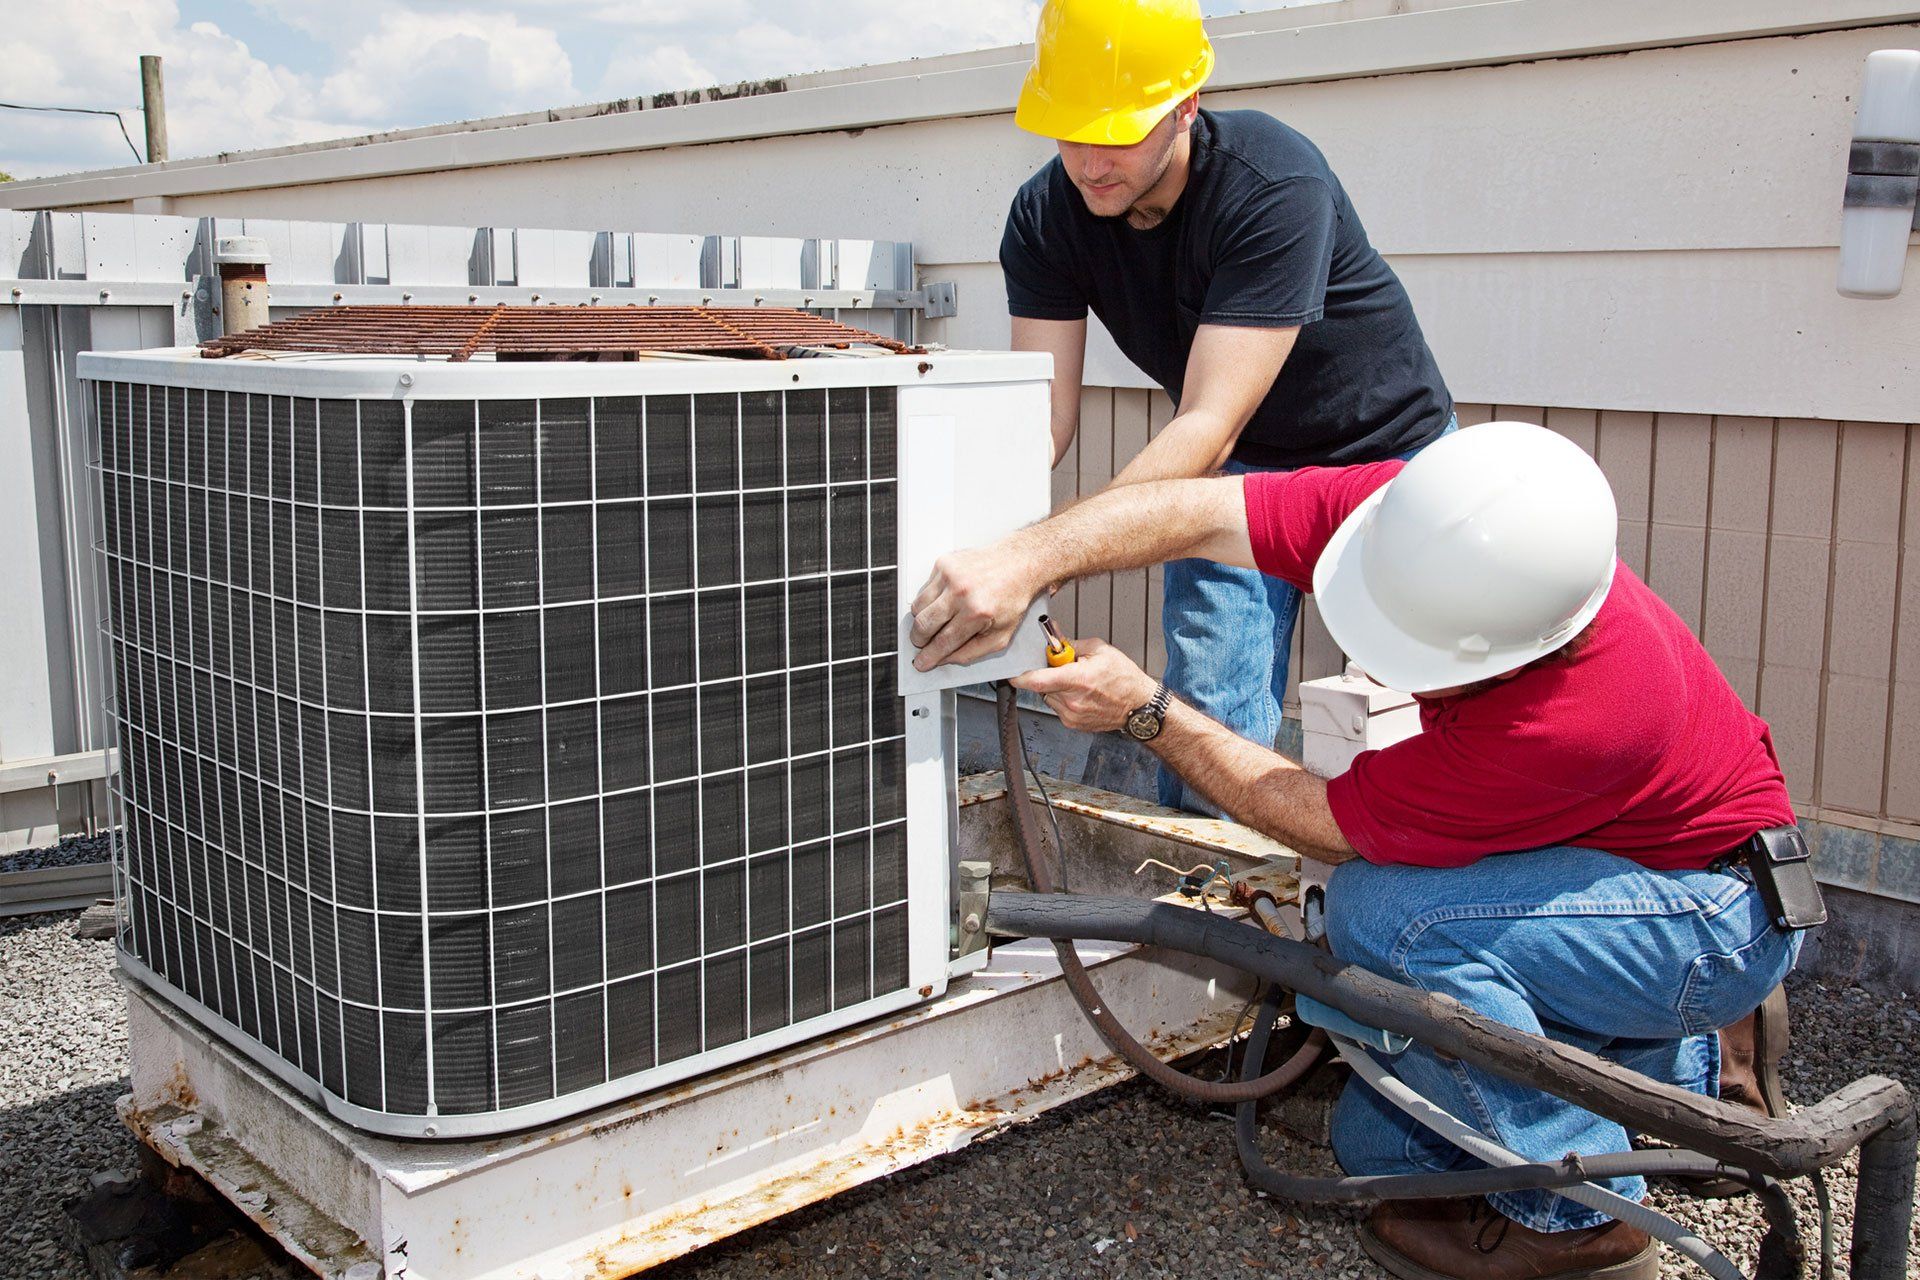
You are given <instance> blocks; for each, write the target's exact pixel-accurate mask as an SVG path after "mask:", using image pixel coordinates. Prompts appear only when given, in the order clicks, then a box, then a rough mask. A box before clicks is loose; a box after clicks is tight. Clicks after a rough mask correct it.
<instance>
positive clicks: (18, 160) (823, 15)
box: [0, 0, 1310, 178]
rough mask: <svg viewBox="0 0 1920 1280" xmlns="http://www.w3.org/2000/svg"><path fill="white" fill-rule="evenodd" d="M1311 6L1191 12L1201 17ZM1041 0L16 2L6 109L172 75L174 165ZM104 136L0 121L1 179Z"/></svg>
mask: <svg viewBox="0 0 1920 1280" xmlns="http://www.w3.org/2000/svg"><path fill="white" fill-rule="evenodd" d="M1305 2H1310V0H1202V8H1203V10H1204V11H1205V12H1206V13H1207V14H1208V15H1209V16H1217V15H1220V14H1226V13H1234V12H1238V11H1241V10H1246V9H1270V8H1277V7H1280V6H1282V5H1286V4H1297V3H1305ZM1038 11H1039V4H1038V3H1037V0H960V2H959V3H955V2H954V0H694V2H692V3H689V2H687V0H324V2H320V0H24V2H23V3H21V4H20V5H18V6H10V12H9V15H8V18H7V21H6V23H5V24H4V27H0V68H5V71H6V74H5V77H4V80H5V89H4V92H0V98H4V99H5V100H7V101H13V102H27V103H34V104H39V105H60V106H83V107H105V108H111V109H124V110H125V111H126V113H127V114H126V117H125V118H126V124H127V130H128V132H129V133H131V134H132V135H133V138H134V141H135V143H136V144H140V143H141V122H140V116H139V111H138V107H139V100H140V84H139V72H138V63H139V55H141V54H143V53H158V54H160V55H161V56H162V57H164V58H165V59H166V81H167V129H168V135H169V143H170V149H171V152H172V154H173V156H174V157H175V158H180V157H185V156H192V155H208V154H213V153H216V152H221V151H239V150H246V149H249V148H254V147H271V146H282V145H286V144H288V143H295V142H309V141H314V140H318V139H322V138H335V137H342V136H346V135H350V134H358V133H368V132H374V131H377V130H381V129H393V128H404V127H407V126H411V125H422V124H437V123H442V122H445V121H449V120H464V119H470V118H472V117H475V116H487V115H501V114H505V113H509V112H516V111H532V110H538V109H541V108H544V107H553V106H566V105H571V104H575V103H581V102H591V101H596V100H599V99H604V98H618V97H630V96H633V95H635V94H643V93H652V92H658V91H661V90H666V89H685V88H694V87H700V86H705V85H708V84H718V83H726V82H729V81H734V80H742V79H756V78H760V77H768V76H778V75H792V74H797V73H800V72H805V71H817V70H823V69H829V68H838V67H848V66H858V65H861V64H864V63H874V62H891V61H896V60H899V59H902V58H913V57H927V56H932V55H935V54H941V53H953V52H956V51H959V50H964V49H980V48H987V47H991V46H994V45H1004V44H1017V43H1020V42H1022V41H1025V40H1027V39H1029V38H1031V35H1032V32H1033V24H1034V18H1035V16H1036V15H1037V13H1038ZM133 160H134V156H133V155H132V154H131V153H129V151H128V150H127V144H126V143H125V142H124V141H123V140H122V139H121V137H120V133H119V131H118V130H117V129H115V128H114V126H113V122H112V121H111V120H108V119H105V118H104V117H84V116H71V115H44V114H38V113H35V114H26V113H22V112H16V111H0V171H4V172H7V173H11V174H12V175H13V176H14V177H17V178H24V177H37V176H41V175H44V174H53V173H69V172H73V171H75V170H81V169H93V168H102V167H107V166H113V165H122V164H128V163H132V162H133Z"/></svg>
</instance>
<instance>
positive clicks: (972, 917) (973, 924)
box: [960, 911, 980, 933]
mask: <svg viewBox="0 0 1920 1280" xmlns="http://www.w3.org/2000/svg"><path fill="white" fill-rule="evenodd" d="M960 928H961V929H962V930H964V931H965V932H967V933H978V932H980V913H979V912H978V911H969V912H967V918H966V919H965V920H962V921H961V922H960Z"/></svg>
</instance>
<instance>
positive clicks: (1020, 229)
mask: <svg viewBox="0 0 1920 1280" xmlns="http://www.w3.org/2000/svg"><path fill="white" fill-rule="evenodd" d="M1212 65H1213V51H1212V49H1211V47H1210V46H1209V45H1208V42H1207V39H1206V35H1205V33H1204V31H1202V29H1201V26H1200V16H1199V10H1198V6H1197V5H1196V4H1184V5H1183V4H1180V3H1177V2H1176V3H1172V4H1170V3H1168V0H1050V3H1049V4H1048V5H1047V7H1046V9H1045V10H1044V11H1043V12H1042V14H1041V18H1040V31H1039V39H1038V42H1037V45H1036V56H1035V60H1034V66H1033V70H1032V71H1031V72H1030V73H1029V74H1028V77H1027V83H1026V85H1025V87H1024V88H1023V89H1022V91H1021V98H1020V106H1019V109H1018V111H1017V113H1016V115H1015V122H1016V123H1017V124H1019V125H1020V126H1021V127H1022V128H1024V129H1027V130H1029V131H1031V132H1034V133H1038V134H1041V135H1043V136H1045V137H1050V138H1054V139H1056V140H1057V141H1058V143H1059V149H1060V154H1059V156H1058V157H1057V158H1056V159H1054V160H1051V161H1049V162H1048V163H1047V164H1046V165H1045V166H1044V167H1043V168H1042V169H1041V170H1040V171H1039V172H1038V173H1036V174H1034V175H1033V177H1031V178H1029V179H1028V180H1027V182H1026V183H1025V184H1024V185H1023V186H1022V187H1021V188H1020V191H1019V193H1018V194H1017V195H1016V196H1015V197H1014V200H1013V207H1012V209H1011V210H1010V211H1009V213H1008V215H1007V225H1006V232H1005V234H1004V236H1003V237H1002V239H1001V242H1000V265H1001V267H1002V269H1003V270H1004V271H1005V273H1006V282H1007V305H1008V310H1009V311H1010V312H1011V313H1012V315H1013V345H1014V348H1015V349H1016V350H1021V351H1047V352H1051V353H1052V355H1053V357H1054V384H1053V443H1054V460H1055V461H1056V462H1057V461H1058V460H1059V458H1060V456H1061V455H1062V454H1064V453H1065V452H1066V450H1067V447H1068V446H1069V445H1070V444H1071V443H1072V442H1073V438H1074V435H1075V433H1076V432H1077V431H1078V430H1079V420H1080V389H1081V369H1082V366H1083V363H1084V360H1085V352H1086V335H1087V313H1088V311H1092V312H1093V314H1094V315H1097V316H1098V317H1100V321H1101V323H1102V324H1104V325H1105V326H1106V328H1107V331H1108V332H1109V333H1111V334H1112V335H1113V339H1114V341H1115V343H1116V344H1118V346H1119V348H1120V350H1121V351H1122V352H1124V353H1125V354H1126V355H1127V357H1128V358H1129V359H1130V360H1132V361H1133V362H1134V364H1136V365H1138V366H1139V367H1140V368H1141V369H1142V370H1143V371H1144V372H1145V373H1146V374H1147V375H1148V376H1149V377H1151V378H1153V379H1154V380H1155V381H1156V382H1158V383H1159V384H1160V385H1161V386H1162V387H1164V388H1165V389H1166V391H1167V394H1168V395H1169V396H1171V397H1172V398H1173V402H1174V404H1175V406H1176V408H1177V412H1176V414H1175V416H1174V418H1173V420H1172V421H1171V422H1169V423H1168V424H1167V425H1166V426H1165V427H1164V428H1163V429H1162V430H1161V431H1160V433H1159V434H1158V435H1157V436H1155V438H1154V439H1153V441H1152V442H1151V443H1150V444H1148V445H1147V447H1146V448H1145V449H1142V450H1141V451H1140V452H1139V453H1138V454H1137V455H1136V456H1135V457H1134V458H1133V459H1132V460H1131V461H1129V462H1128V463H1127V464H1126V467H1125V468H1124V469H1123V470H1122V471H1121V472H1120V474H1119V476H1118V477H1117V478H1116V479H1115V480H1114V483H1115V484H1134V483H1138V482H1140V481H1143V480H1160V479H1169V478H1173V477H1180V476H1197V475H1204V474H1207V473H1209V472H1213V471H1221V470H1225V471H1229V472H1241V471H1255V470H1271V469H1291V468H1295V467H1303V466H1312V465H1319V464H1331V465H1345V464H1348V463H1355V462H1372V461H1377V460H1380V459H1383V458H1394V457H1405V456H1407V455H1409V454H1411V453H1413V452H1416V451H1418V450H1419V449H1421V448H1422V447H1424V446H1425V445H1427V444H1429V443H1431V442H1432V441H1433V440H1435V439H1436V438H1438V437H1439V436H1440V435H1441V434H1443V433H1444V432H1446V431H1447V430H1449V429H1450V426H1451V424H1452V422H1453V400H1452V397H1451V396H1450V395H1449V394H1448V393H1447V388H1446V384H1445V383H1444V382H1442V381H1441V378H1440V370H1439V369H1438V368H1437V367H1436V366H1435V364H1434V360H1433V353H1432V352H1431V351H1429V350H1428V349H1427V342H1426V338H1425V337H1424V336H1423V335H1422V334H1421V332H1420V324H1419V322H1418V321H1417V320H1416V319H1415V318H1414V314H1413V306H1412V304H1411V303H1410V302H1409V301H1408V299H1407V294H1406V290H1405V289H1403V288H1402V287H1401V285H1400V281H1399V279H1398V277H1396V276H1395V275H1394V273H1393V271H1392V269H1391V268H1389V267H1388V266H1387V264H1386V263H1385V261H1383V260H1382V259H1381V257H1380V255H1379V254H1378V253H1376V252H1375V251H1374V249H1373V246H1372V245H1371V244H1369V243H1368V241H1367V233H1366V230H1365V229H1364V228H1363V227H1362V226H1361V225H1360V218H1359V215H1358V214H1356V213H1355V212H1354V209H1353V205H1352V203H1351V202H1350V201H1348V199H1347V194H1346V192H1345V191H1344V190H1343V189H1342V188H1341V186H1340V180H1339V179H1338V178H1336V177H1335V176H1334V174H1333V170H1332V169H1331V168H1329V167H1328V165H1327V162H1326V159H1325V157H1323V156H1322V155H1321V154H1320V152H1319V150H1318V149H1317V148H1316V147H1315V146H1314V145H1313V144H1312V143H1311V142H1309V141H1308V140H1307V139H1306V138H1304V137H1302V136H1301V135H1300V134H1299V133H1297V132H1295V131H1294V130H1293V129H1290V128H1288V127H1287V126H1286V125H1284V124H1282V123H1281V122H1280V121H1278V120H1276V119H1274V118H1273V117H1271V116H1269V115H1266V114H1264V113H1262V112H1257V111H1219V112H1216V111H1203V110H1201V109H1200V106H1199V100H1198V96H1197V91H1198V89H1199V88H1200V85H1201V84H1202V83H1203V82H1204V81H1205V80H1206V78H1207V75H1208V73H1209V72H1210V71H1211V70H1212ZM1164 573H1165V585H1166V590H1165V593H1164V594H1165V604H1164V606H1163V612H1162V617H1161V626H1162V629H1163V630H1164V632H1165V635H1166V644H1167V670H1166V681H1167V685H1168V687H1169V688H1170V689H1172V690H1173V692H1174V693H1176V694H1177V695H1179V696H1180V697H1181V698H1183V699H1185V700H1186V701H1187V702H1188V703H1190V704H1192V705H1194V706H1197V707H1198V708H1199V709H1200V710H1202V711H1204V712H1206V713H1207V714H1208V715H1210V716H1212V717H1214V718H1215V719H1217V720H1219V721H1221V722H1222V723H1224V724H1226V725H1227V726H1228V727H1229V728H1231V729H1233V730H1234V731H1235V732H1236V733H1238V734H1240V735H1241V736H1243V737H1246V738H1250V739H1252V740H1254V741H1256V742H1258V743H1260V744H1261V745H1263V746H1271V745H1272V744H1273V741H1274V738H1275V736H1276V735H1277V734H1278V733H1279V730H1280V704H1281V699H1282V697H1283V696H1284V694H1285V692H1286V686H1287V653H1288V647H1289V644H1290V643H1291V639H1292V634H1293V625H1294V619H1295V617H1296V616H1297V614H1298V610H1299V605H1300V596H1299V593H1298V592H1297V591H1295V590H1294V589H1293V588H1292V587H1290V586H1288V585H1286V584H1285V583H1282V582H1279V581H1278V580H1277V579H1263V578H1262V577H1261V575H1259V574H1257V573H1251V572H1248V571H1246V570H1241V569H1232V568H1225V567H1222V566H1220V565H1216V564H1213V563H1212V562H1210V561H1203V560H1180V561H1175V562H1173V563H1171V564H1169V565H1167V566H1166V568H1165V570H1164ZM1160 799H1161V802H1162V803H1164V804H1169V805H1173V806H1175V807H1177V808H1187V809H1196V810H1206V811H1212V810H1211V806H1209V805H1208V804H1207V803H1206V801H1204V800H1203V799H1202V798H1201V797H1200V796H1199V795H1198V794H1196V793H1192V792H1189V791H1187V789H1186V788H1185V787H1184V786H1182V784H1181V783H1180V780H1179V779H1178V778H1176V777H1175V776H1174V775H1172V774H1171V773H1168V772H1166V771H1164V770H1163V771H1162V773H1161V775H1160Z"/></svg>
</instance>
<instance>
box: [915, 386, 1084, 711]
mask: <svg viewBox="0 0 1920 1280" xmlns="http://www.w3.org/2000/svg"><path fill="white" fill-rule="evenodd" d="M899 412H900V532H899V537H900V592H899V610H900V614H899V618H898V625H899V637H900V688H901V690H902V691H903V692H922V691H926V690H931V689H951V688H956V687H958V686H960V685H966V684H977V683H979V682H981V681H986V680H1000V679H1004V678H1006V677H1008V676H1014V675H1020V674H1023V673H1025V672H1028V671H1032V670H1035V669H1036V668H1039V667H1043V666H1045V665H1046V638H1045V634H1044V633H1043V632H1042V631H1041V629H1040V625H1039V622H1038V619H1039V616H1040V614H1041V613H1043V612H1044V611H1045V607H1046V601H1045V597H1044V595H1043V596H1042V597H1040V598H1039V599H1036V600H1035V601H1034V603H1033V604H1032V605H1031V606H1030V607H1029V608H1028V610H1027V615H1026V617H1025V618H1024V619H1023V620H1022V622H1021V624H1020V626H1019V628H1018V630H1016V631H1015V633H1014V637H1013V641H1012V643H1011V644H1010V645H1009V646H1008V647H1007V649H1006V650H1005V651H1004V652H1002V653H999V654H996V655H992V656H989V657H986V658H982V659H980V660H978V661H976V662H970V663H966V664H964V665H961V664H948V665H946V666H942V667H938V668H936V669H934V670H932V671H927V672H921V671H916V670H915V669H914V666H913V657H914V654H915V652H916V651H915V649H914V647H913V643H912V641H911V639H910V632H911V631H912V629H913V615H912V613H911V612H909V610H908V606H909V605H910V604H912V602H913V598H914V596H915V594H916V593H918V591H919V590H920V587H921V584H922V583H924V582H925V581H926V579H927V575H928V574H929V573H931V572H932V570H933V562H934V561H935V560H936V559H938V558H939V557H940V556H942V555H944V554H946V553H947V552H949V551H953V550H956V549H959V548H962V547H978V546H984V545H985V544H987V543H990V542H993V541H994V540H996V539H998V538H1001V537H1004V536H1005V535H1007V534H1009V533H1012V532H1013V531H1014V530H1015V529H1018V528H1020V527H1021V526H1023V525H1027V524H1031V523H1032V522H1033V521H1035V520H1041V519H1044V518H1045V517H1046V515H1047V511H1048V507H1049V504H1050V502H1051V497H1052V494H1051V482H1050V480H1049V477H1048V471H1049V467H1048V464H1049V462H1050V461H1051V460H1052V458H1051V450H1052V447H1053V435H1052V431H1051V427H1050V417H1049V414H1050V409H1049V389H1048V384H1047V383H1046V382H1044V381H1039V380H1036V381H1032V382H1016V383H1001V384H997V385H986V386H964V387H950V388H933V387H904V388H902V389H901V391H900V411H899Z"/></svg>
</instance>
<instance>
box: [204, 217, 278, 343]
mask: <svg viewBox="0 0 1920 1280" xmlns="http://www.w3.org/2000/svg"><path fill="white" fill-rule="evenodd" d="M213 261H214V265H215V267H216V268H217V269H218V270H219V272H220V332H221V333H223V334H234V333H245V332H246V331H247V330H249V329H257V328H259V327H260V326H261V325H264V324H266V323H268V321H269V319H270V318H271V317H270V316H269V315H268V306H269V304H270V303H271V302H272V296H271V294H270V293H269V292H268V290H267V265H268V264H269V263H271V262H272V261H273V254H272V253H271V252H270V251H269V250H268V248H267V242H266V241H265V240H262V239H260V238H259V237H258V236H226V237H223V238H222V239H221V240H219V241H218V242H216V244H215V246H214V251H213Z"/></svg>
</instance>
